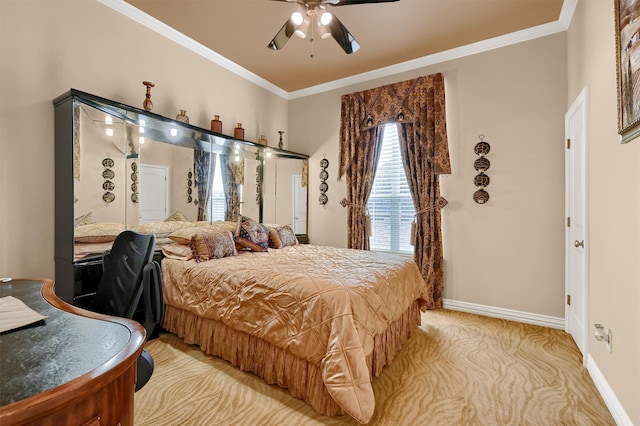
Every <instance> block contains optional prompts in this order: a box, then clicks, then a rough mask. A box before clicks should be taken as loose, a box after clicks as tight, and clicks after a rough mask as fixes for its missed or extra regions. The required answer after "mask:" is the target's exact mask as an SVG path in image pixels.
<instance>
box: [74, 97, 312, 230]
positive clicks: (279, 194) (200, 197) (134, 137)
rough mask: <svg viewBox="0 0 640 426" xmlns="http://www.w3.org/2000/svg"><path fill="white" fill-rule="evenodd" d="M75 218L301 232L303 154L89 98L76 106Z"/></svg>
mask: <svg viewBox="0 0 640 426" xmlns="http://www.w3.org/2000/svg"><path fill="white" fill-rule="evenodd" d="M74 105H75V106H74V118H75V119H74V125H75V126H77V127H76V128H75V129H74V162H73V163H74V167H73V168H74V172H73V175H74V199H75V201H74V210H73V212H74V218H79V217H81V216H85V215H89V216H91V217H90V220H91V221H92V222H93V223H105V222H106V223H117V224H120V225H121V226H122V227H123V229H124V228H133V227H136V226H138V225H140V224H148V223H153V222H161V221H164V220H165V219H166V218H168V217H170V216H171V215H173V214H174V213H176V212H180V213H182V214H183V215H184V216H185V217H186V219H187V220H189V221H197V220H202V221H218V220H228V221H235V220H236V217H237V215H238V214H240V213H241V214H243V215H246V216H249V217H252V218H256V219H259V220H260V221H261V222H265V223H278V224H291V225H292V226H293V227H294V229H295V231H296V233H297V234H306V232H307V231H306V220H307V205H306V203H307V188H306V173H305V170H306V168H305V167H304V165H306V164H307V163H306V162H307V160H306V156H302V155H300V154H295V153H291V152H288V151H282V150H278V149H274V148H271V147H265V146H262V145H257V144H252V143H248V142H243V141H236V140H232V139H229V138H228V137H225V136H224V135H217V134H211V133H209V132H207V131H203V130H202V129H199V128H197V127H194V126H190V125H188V124H183V123H178V122H176V121H174V120H170V119H167V118H165V117H160V116H157V115H155V114H151V113H146V112H144V111H140V110H137V109H135V108H131V107H127V106H125V105H120V104H117V103H111V101H108V100H102V99H100V98H95V99H94V98H92V97H91V95H87V98H86V99H83V101H75V103H74Z"/></svg>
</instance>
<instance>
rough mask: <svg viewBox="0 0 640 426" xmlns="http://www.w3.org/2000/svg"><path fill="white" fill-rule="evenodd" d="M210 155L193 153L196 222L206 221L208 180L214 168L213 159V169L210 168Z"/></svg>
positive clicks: (208, 153)
mask: <svg viewBox="0 0 640 426" xmlns="http://www.w3.org/2000/svg"><path fill="white" fill-rule="evenodd" d="M211 161H212V160H211V153H210V152H207V151H200V150H197V149H196V150H194V151H193V170H194V172H195V173H194V178H195V184H196V191H198V220H208V215H207V205H208V204H209V197H210V196H211V182H210V180H211V179H210V178H211V176H213V173H212V171H213V168H215V158H214V159H213V167H212V166H211Z"/></svg>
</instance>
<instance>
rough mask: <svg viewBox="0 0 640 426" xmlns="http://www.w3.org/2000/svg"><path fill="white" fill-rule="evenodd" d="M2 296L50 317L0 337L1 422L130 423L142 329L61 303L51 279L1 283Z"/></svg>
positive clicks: (124, 321) (143, 337)
mask: <svg viewBox="0 0 640 426" xmlns="http://www.w3.org/2000/svg"><path fill="white" fill-rule="evenodd" d="M5 296H13V297H15V298H18V299H20V300H21V301H23V302H24V303H25V304H26V305H27V306H29V307H30V308H31V309H33V310H34V311H36V312H38V313H40V314H42V315H46V316H48V318H47V319H45V320H43V321H40V322H38V323H35V324H32V325H31V326H27V327H23V328H19V329H16V330H11V331H7V332H4V333H1V334H0V425H2V426H9V425H23V424H33V423H37V424H38V425H65V426H67V425H91V426H94V425H95V426H97V425H109V426H111V425H122V426H130V425H133V395H134V389H135V381H136V360H137V358H138V356H139V355H140V353H141V352H142V347H143V344H144V341H145V331H144V328H143V327H142V326H141V325H140V324H138V323H137V322H134V321H130V320H127V319H123V318H115V317H110V316H107V315H101V314H97V313H93V312H89V311H85V310H82V309H79V308H77V307H75V306H72V305H69V304H68V303H66V302H63V301H62V300H60V299H59V298H58V297H57V296H56V295H55V293H54V284H53V281H51V280H13V281H10V282H7V283H0V297H5Z"/></svg>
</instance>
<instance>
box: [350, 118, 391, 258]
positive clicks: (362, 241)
mask: <svg viewBox="0 0 640 426" xmlns="http://www.w3.org/2000/svg"><path fill="white" fill-rule="evenodd" d="M361 138H362V140H363V142H364V143H361V144H359V146H358V150H359V152H358V155H357V156H356V157H355V158H354V159H353V164H351V167H350V168H349V170H348V171H347V179H346V180H347V198H348V199H349V201H350V202H349V206H348V210H347V218H348V223H349V236H348V244H349V248H354V249H359V250H369V232H368V231H369V229H368V227H367V202H368V201H369V195H370V194H371V189H372V188H373V178H374V177H375V175H376V170H377V168H378V158H379V157H380V148H381V147H382V132H381V131H380V128H378V127H374V128H372V129H368V130H366V131H364V132H362V134H361Z"/></svg>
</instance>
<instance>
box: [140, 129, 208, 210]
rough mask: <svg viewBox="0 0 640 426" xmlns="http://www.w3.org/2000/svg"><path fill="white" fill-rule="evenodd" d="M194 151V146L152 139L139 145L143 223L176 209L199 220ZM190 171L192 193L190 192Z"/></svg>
mask: <svg viewBox="0 0 640 426" xmlns="http://www.w3.org/2000/svg"><path fill="white" fill-rule="evenodd" d="M194 152H196V151H194V150H193V149H191V148H186V147H182V146H178V145H171V144H167V143H163V142H157V141H152V140H148V139H146V140H145V141H144V144H141V145H140V146H139V153H140V164H139V169H140V178H139V181H140V197H139V200H140V203H139V205H140V218H139V219H140V220H139V223H151V222H161V221H163V220H165V219H167V218H168V217H169V216H171V215H173V214H174V213H176V212H180V213H182V214H183V215H184V216H185V217H186V218H187V219H188V220H190V221H195V220H197V216H198V204H197V203H196V201H197V200H198V195H197V193H196V192H197V191H195V189H194V188H195V186H194V184H193V181H194V176H193V165H194ZM189 173H191V180H192V185H191V194H189V192H188V191H189V182H188V181H189ZM131 184H132V185H133V182H132V183H131ZM189 197H191V199H189Z"/></svg>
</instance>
